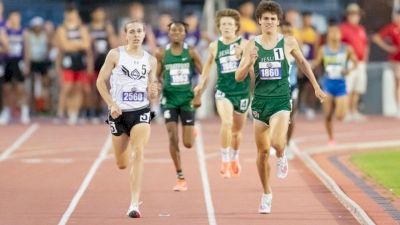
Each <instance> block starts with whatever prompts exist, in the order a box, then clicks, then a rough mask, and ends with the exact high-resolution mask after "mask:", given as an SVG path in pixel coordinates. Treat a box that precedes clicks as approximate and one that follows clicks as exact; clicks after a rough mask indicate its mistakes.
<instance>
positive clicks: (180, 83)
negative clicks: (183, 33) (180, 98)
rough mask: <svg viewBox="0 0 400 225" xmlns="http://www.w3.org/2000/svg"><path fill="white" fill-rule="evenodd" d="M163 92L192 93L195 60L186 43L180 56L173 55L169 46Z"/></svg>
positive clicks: (164, 62) (165, 55)
mask: <svg viewBox="0 0 400 225" xmlns="http://www.w3.org/2000/svg"><path fill="white" fill-rule="evenodd" d="M162 67H163V71H164V72H163V79H164V85H163V90H164V91H169V92H175V91H178V92H192V76H193V67H194V63H193V59H192V57H191V56H190V53H189V47H188V45H187V44H186V43H184V45H183V50H182V53H181V54H180V55H173V54H172V52H171V46H170V44H169V45H167V47H166V49H165V54H164V60H163V64H162Z"/></svg>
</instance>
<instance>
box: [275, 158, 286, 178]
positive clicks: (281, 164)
mask: <svg viewBox="0 0 400 225" xmlns="http://www.w3.org/2000/svg"><path fill="white" fill-rule="evenodd" d="M288 170H289V164H288V160H287V158H286V156H285V155H283V156H282V157H280V158H277V162H276V175H277V176H278V177H279V178H281V179H284V178H286V177H287V175H288Z"/></svg>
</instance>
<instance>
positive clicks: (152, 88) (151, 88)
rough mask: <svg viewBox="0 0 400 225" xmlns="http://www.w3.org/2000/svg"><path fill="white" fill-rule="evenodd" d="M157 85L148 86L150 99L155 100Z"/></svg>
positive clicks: (153, 83) (155, 83)
mask: <svg viewBox="0 0 400 225" xmlns="http://www.w3.org/2000/svg"><path fill="white" fill-rule="evenodd" d="M158 89H159V85H158V82H152V83H150V84H149V94H150V99H156V98H157V95H158Z"/></svg>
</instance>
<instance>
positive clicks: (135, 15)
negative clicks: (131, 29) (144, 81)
mask: <svg viewBox="0 0 400 225" xmlns="http://www.w3.org/2000/svg"><path fill="white" fill-rule="evenodd" d="M144 15H145V11H144V6H143V5H142V4H141V3H139V2H133V3H131V4H130V5H129V18H124V19H123V20H122V26H121V28H120V30H119V35H120V43H122V44H125V32H124V29H123V28H124V25H125V23H127V22H129V21H130V20H139V21H142V22H145V21H144V19H145V18H144ZM145 24H146V27H145V32H146V36H145V38H144V41H143V45H144V46H145V48H146V50H148V51H150V53H151V54H154V53H156V51H157V44H156V38H155V36H154V33H153V29H152V28H151V26H150V25H149V24H147V23H145Z"/></svg>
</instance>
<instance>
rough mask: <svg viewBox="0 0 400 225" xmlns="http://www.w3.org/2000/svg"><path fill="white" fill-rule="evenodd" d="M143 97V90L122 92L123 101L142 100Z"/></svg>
mask: <svg viewBox="0 0 400 225" xmlns="http://www.w3.org/2000/svg"><path fill="white" fill-rule="evenodd" d="M144 99H145V96H144V92H122V101H124V102H143V101H144Z"/></svg>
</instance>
